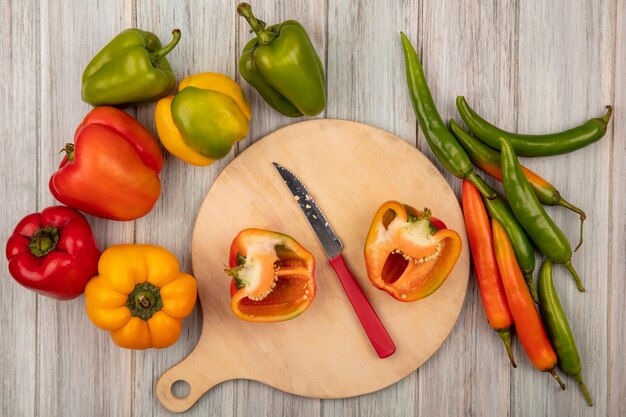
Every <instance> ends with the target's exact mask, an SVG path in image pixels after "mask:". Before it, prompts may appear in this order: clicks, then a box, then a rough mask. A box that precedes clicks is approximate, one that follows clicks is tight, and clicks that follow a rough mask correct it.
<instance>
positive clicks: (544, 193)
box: [450, 119, 587, 251]
mask: <svg viewBox="0 0 626 417" xmlns="http://www.w3.org/2000/svg"><path fill="white" fill-rule="evenodd" d="M450 130H451V131H452V133H453V134H454V136H456V138H457V139H458V141H459V143H460V144H461V146H462V147H463V149H465V152H467V155H468V156H469V158H470V159H471V160H472V162H473V163H474V164H476V166H477V167H479V168H480V169H482V170H483V171H485V172H486V173H488V174H489V175H491V176H492V177H494V178H495V179H497V180H498V181H502V168H501V161H500V153H499V152H498V151H496V150H494V149H491V148H490V147H489V146H487V145H485V144H484V143H482V142H481V141H479V140H476V139H475V138H474V137H472V136H471V135H470V134H469V133H467V132H466V131H464V130H463V129H462V128H461V126H459V125H458V123H457V122H455V121H454V119H450ZM522 170H523V171H524V175H525V176H526V178H527V179H528V182H530V186H531V187H532V188H533V191H534V192H535V194H536V195H537V198H538V199H539V201H540V202H541V204H545V205H548V206H562V207H565V208H567V209H569V210H572V211H574V212H576V213H578V215H579V216H580V240H579V242H578V246H576V249H575V251H576V250H578V248H579V247H580V246H581V245H582V243H583V224H584V222H585V219H586V218H587V215H586V214H585V212H584V211H582V210H581V209H579V208H578V207H576V206H574V205H573V204H571V203H570V202H568V201H567V200H565V199H564V198H563V197H561V193H560V192H559V190H557V189H556V187H555V186H554V185H552V184H550V183H549V182H548V181H546V180H545V179H543V178H542V177H540V176H539V175H537V174H536V173H534V172H533V171H531V170H530V169H528V168H526V167H524V166H522Z"/></svg>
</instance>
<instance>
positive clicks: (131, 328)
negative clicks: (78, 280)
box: [85, 245, 198, 349]
mask: <svg viewBox="0 0 626 417" xmlns="http://www.w3.org/2000/svg"><path fill="white" fill-rule="evenodd" d="M98 274H99V275H97V276H96V277H94V278H92V279H91V280H90V281H89V283H88V284H87V288H86V289H85V306H86V310H87V315H88V316H89V319H90V320H91V322H92V323H93V324H95V325H96V326H97V327H99V328H100V329H102V330H108V331H109V332H110V333H111V339H113V342H115V344H117V345H118V346H121V347H123V348H127V349H148V348H165V347H168V346H170V345H172V344H174V343H175V342H176V340H178V337H179V336H180V331H181V325H182V323H181V322H182V319H183V318H185V317H187V316H188V315H189V314H191V312H192V310H193V307H194V306H195V305H196V297H197V293H198V291H197V286H196V280H195V279H194V277H192V276H191V275H189V274H186V273H184V272H180V271H179V270H178V260H177V259H176V257H175V256H174V255H173V254H172V253H170V252H169V251H167V250H166V249H164V248H162V247H160V246H154V245H114V246H111V247H109V248H108V249H107V250H105V251H104V252H103V253H102V256H101V257H100V261H99V262H98Z"/></svg>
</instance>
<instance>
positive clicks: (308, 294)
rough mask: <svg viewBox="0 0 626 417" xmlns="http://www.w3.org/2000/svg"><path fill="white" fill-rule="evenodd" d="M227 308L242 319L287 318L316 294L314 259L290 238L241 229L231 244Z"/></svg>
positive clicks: (263, 320) (300, 310)
mask: <svg viewBox="0 0 626 417" xmlns="http://www.w3.org/2000/svg"><path fill="white" fill-rule="evenodd" d="M229 265H230V268H228V269H226V273H227V274H228V275H229V276H231V277H232V278H233V279H232V282H231V287H230V295H231V302H230V308H231V310H232V311H233V313H234V314H235V315H236V316H237V317H238V318H240V319H242V320H247V321H255V322H273V321H284V320H290V319H292V318H294V317H296V316H298V315H300V314H302V312H304V310H306V309H307V308H308V307H309V305H310V304H311V302H313V298H314V297H315V278H314V271H315V258H314V257H313V254H312V253H311V252H309V251H308V250H306V249H305V248H304V247H302V245H300V244H299V243H298V242H296V241H295V240H294V239H293V238H291V237H289V236H287V235H284V234H282V233H278V232H271V231H269V230H262V229H245V230H242V231H241V232H240V233H239V234H238V235H237V237H236V238H235V239H234V240H233V242H232V244H231V246H230V256H229Z"/></svg>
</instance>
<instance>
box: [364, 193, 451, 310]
mask: <svg viewBox="0 0 626 417" xmlns="http://www.w3.org/2000/svg"><path fill="white" fill-rule="evenodd" d="M460 254H461V237H460V236H459V235H458V233H456V232H455V231H454V230H450V229H446V225H445V224H444V223H443V222H442V221H440V220H437V219H434V218H432V216H431V213H430V210H428V209H424V211H423V212H419V211H418V210H416V209H414V208H413V207H411V206H407V205H404V204H401V203H399V202H397V201H387V202H386V203H384V204H383V205H382V206H381V207H380V208H379V209H378V211H377V212H376V215H375V216H374V220H372V225H371V227H370V231H369V233H368V235H367V238H366V241H365V265H366V267H367V276H368V278H369V279H370V281H371V282H372V284H373V285H374V286H375V287H376V288H379V289H381V290H384V291H386V292H387V293H389V295H391V296H392V297H393V298H395V299H396V300H398V301H404V302H408V301H416V300H421V299H422V298H425V297H428V296H429V295H430V294H432V293H433V292H435V291H436V290H437V289H438V288H439V287H440V286H441V285H442V284H443V283H444V281H445V280H446V278H447V277H448V275H449V274H450V272H451V271H452V268H454V265H455V264H456V261H457V259H458V258H459V255H460Z"/></svg>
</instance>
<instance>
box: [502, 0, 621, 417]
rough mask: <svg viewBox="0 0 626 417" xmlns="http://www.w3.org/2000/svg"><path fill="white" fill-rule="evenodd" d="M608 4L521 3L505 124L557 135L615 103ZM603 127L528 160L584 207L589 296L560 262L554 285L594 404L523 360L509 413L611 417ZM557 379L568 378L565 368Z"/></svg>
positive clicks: (559, 216) (569, 226)
mask: <svg viewBox="0 0 626 417" xmlns="http://www.w3.org/2000/svg"><path fill="white" fill-rule="evenodd" d="M613 10H614V5H613V3H612V2H611V1H598V2H594V3H589V2H585V1H575V2H571V1H559V2H551V3H550V4H547V3H545V2H541V1H537V2H522V3H521V4H520V17H519V59H518V62H519V76H518V77H519V90H518V97H519V99H518V120H517V126H515V124H508V125H505V126H504V128H516V127H517V129H518V130H519V131H521V132H528V133H536V132H549V131H559V130H562V129H566V128H569V127H573V126H575V125H578V124H580V123H582V122H584V121H585V120H587V119H588V118H590V117H597V116H599V115H600V114H602V112H603V109H604V106H605V105H606V104H609V103H610V102H611V99H612V96H611V81H612V71H611V67H612V65H613V60H612V57H613V52H614V45H615V43H614V42H613V41H612V40H613V39H614V37H615V36H616V35H615V25H614V18H613V17H612V16H613ZM611 142H612V137H611V133H610V132H609V133H608V134H607V136H606V137H605V138H604V139H603V140H602V141H601V142H599V143H596V144H594V145H592V146H589V147H587V148H585V149H584V150H580V151H577V152H573V153H570V154H567V155H562V156H557V157H553V158H535V159H526V160H524V163H526V164H527V165H528V166H529V167H530V168H531V169H533V170H536V171H537V172H539V173H541V175H542V176H544V177H545V178H546V179H548V180H549V181H551V182H552V183H553V184H554V185H555V186H556V187H557V188H558V189H559V190H560V191H561V193H562V194H563V196H564V197H565V198H566V199H569V200H570V201H571V202H572V203H574V204H576V205H580V206H581V207H582V208H583V209H584V210H586V212H587V216H588V220H587V221H586V223H585V228H586V231H587V233H586V235H585V244H584V245H583V247H582V248H581V250H580V251H579V252H578V253H576V254H574V256H573V258H572V259H573V262H574V265H575V266H576V268H577V270H578V272H579V273H580V275H581V277H582V279H583V281H584V284H585V286H586V289H587V292H586V293H585V294H581V293H579V292H578V291H577V289H576V287H575V285H574V284H573V282H572V280H571V278H570V277H569V275H568V274H567V272H566V271H565V270H564V268H556V271H555V286H556V288H557V292H558V294H559V296H560V299H561V303H562V304H563V308H564V310H565V313H566V315H567V317H568V318H569V322H570V325H571V327H572V332H573V334H574V337H575V338H576V342H577V345H578V350H579V353H580V356H581V359H582V361H583V374H584V377H585V381H586V383H587V386H588V387H589V391H590V392H591V395H592V396H593V398H594V406H593V408H590V407H588V406H587V404H586V403H585V401H584V398H583V396H582V394H581V392H580V390H579V389H578V387H576V383H575V382H574V381H573V380H572V379H571V378H567V379H565V382H566V383H567V385H568V389H567V390H566V391H565V392H561V391H560V389H559V388H558V386H557V384H556V383H555V382H554V381H553V380H551V379H552V378H550V377H549V376H548V375H546V374H541V373H540V372H538V371H536V370H534V369H533V368H532V367H531V365H530V363H529V361H528V360H522V361H520V362H521V363H520V367H519V368H518V370H516V371H515V372H514V373H513V375H514V378H513V380H512V384H511V392H512V399H511V407H512V408H511V414H512V415H514V416H529V415H556V414H561V415H572V416H574V415H575V416H591V415H594V416H595V415H597V416H604V415H607V390H606V380H607V377H606V372H607V354H606V353H607V307H606V306H607V301H608V300H607V290H608V286H607V285H608V282H607V278H606V277H607V275H608V268H607V264H608V253H607V249H606V247H607V244H606V242H607V241H608V240H609V230H608V221H607V218H608V213H609V197H610V196H609V187H610V181H607V178H609V176H610V171H609V169H610V168H609V167H610V151H611ZM548 213H550V214H551V215H552V216H553V219H554V220H555V222H556V223H557V224H558V225H559V226H560V227H561V228H562V229H563V231H564V232H565V233H566V235H567V236H569V238H570V241H572V242H577V240H578V227H579V225H578V219H577V216H576V215H575V214H572V213H571V212H568V211H566V210H564V209H562V208H558V209H557V208H550V209H549V210H548ZM561 375H562V376H563V377H565V375H564V374H563V372H561Z"/></svg>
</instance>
